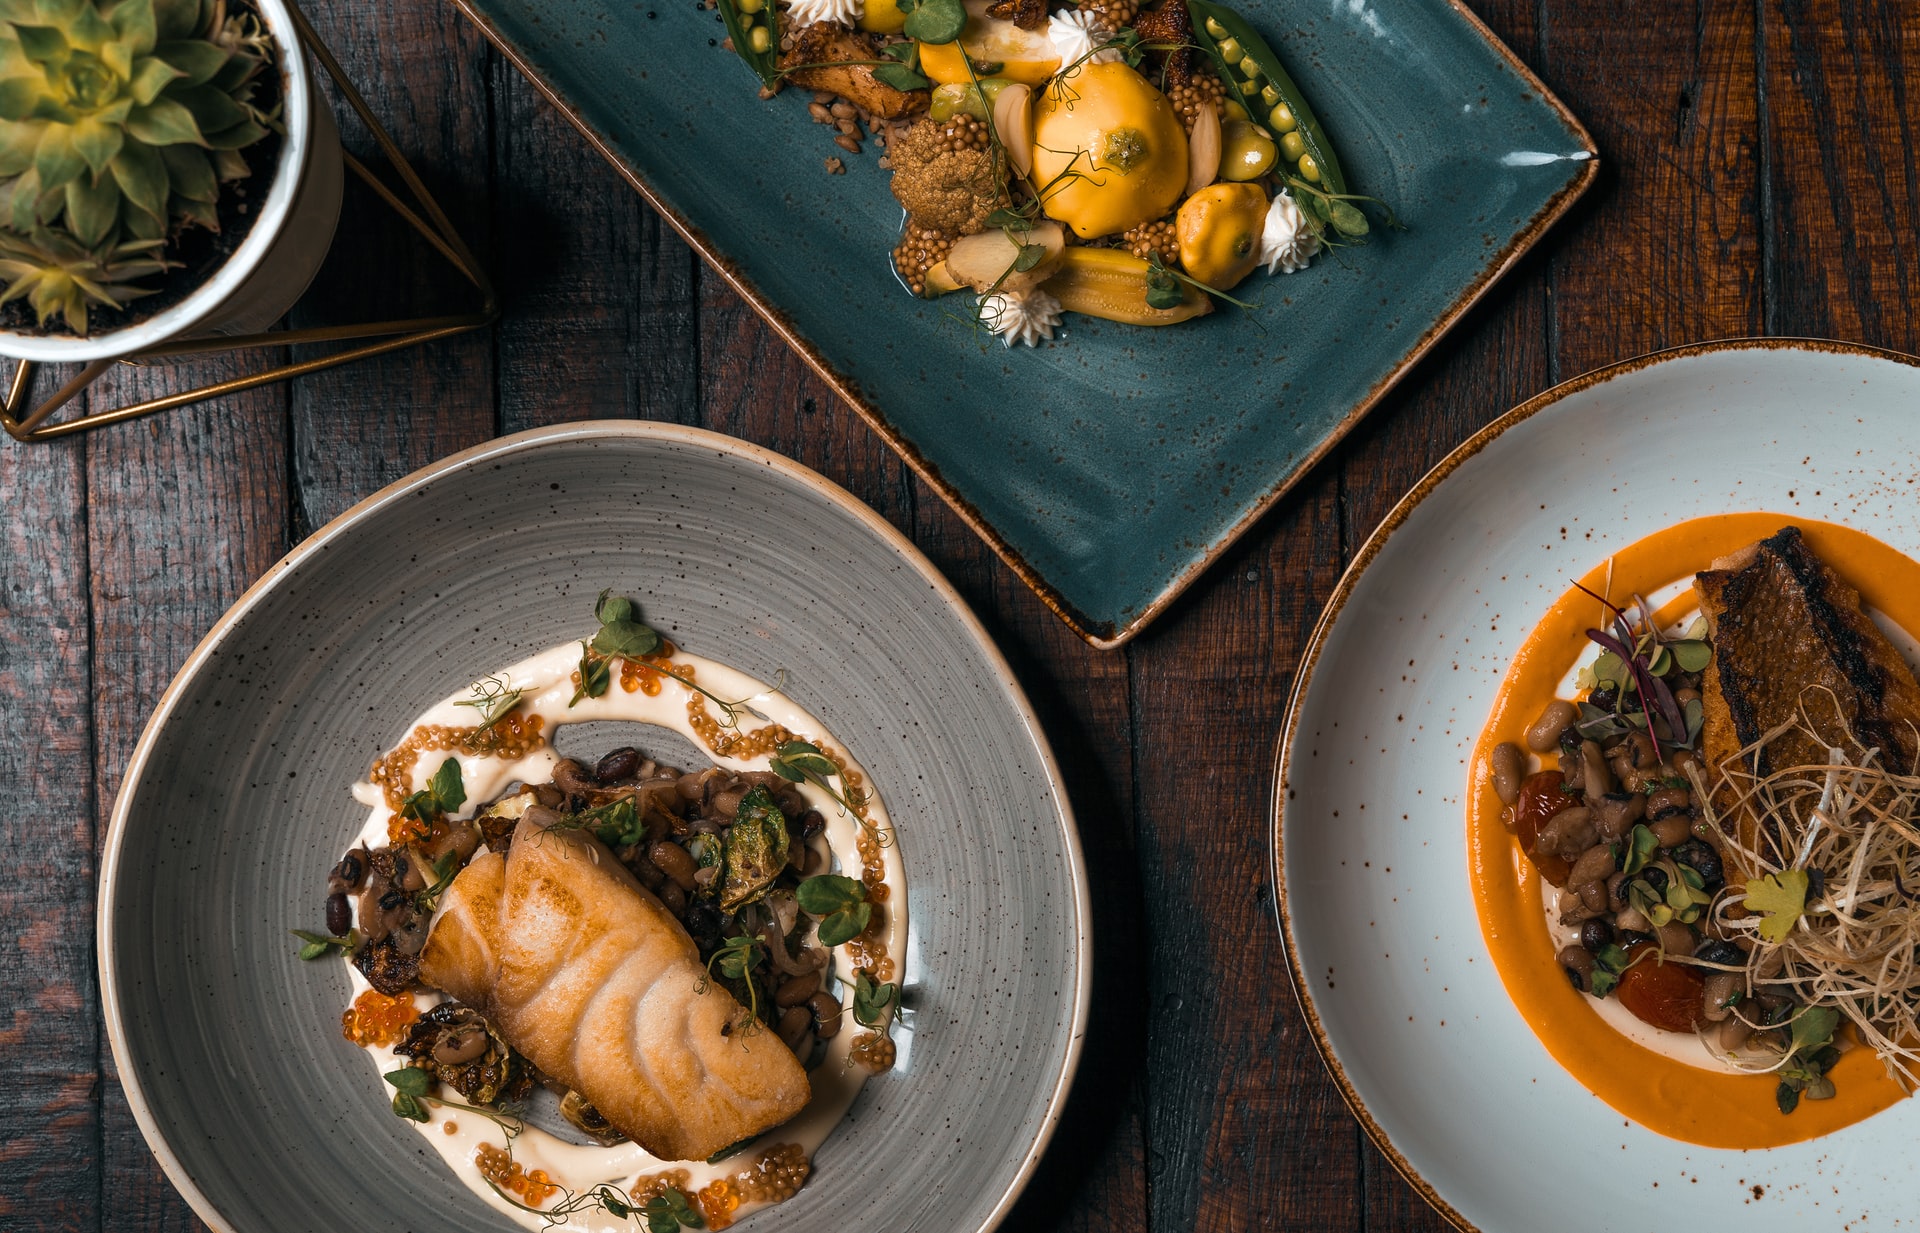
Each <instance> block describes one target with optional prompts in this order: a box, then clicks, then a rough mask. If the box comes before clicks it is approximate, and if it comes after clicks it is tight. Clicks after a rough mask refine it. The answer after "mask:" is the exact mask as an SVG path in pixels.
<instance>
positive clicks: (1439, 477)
mask: <svg viewBox="0 0 1920 1233" xmlns="http://www.w3.org/2000/svg"><path fill="white" fill-rule="evenodd" d="M1721 351H1825V352H1830V353H1832V354H1835V355H1857V356H1865V357H1868V358H1870V359H1877V360H1893V361H1895V362H1897V363H1901V364H1906V365H1909V366H1911V367H1915V368H1920V356H1912V355H1907V354H1906V353H1904V352H1900V351H1889V350H1886V349H1885V348H1881V347H1871V346H1867V345H1866V344H1864V343H1848V342H1837V341H1834V340H1832V339H1826V338H1795V337H1781V338H1727V339H1720V340H1718V341H1715V342H1705V343H1689V344H1687V345H1685V346H1679V347H1669V348H1666V349H1664V350H1660V351H1649V352H1647V353H1646V354H1645V355H1638V356H1635V357H1634V358H1632V359H1630V360H1621V361H1619V362H1618V363H1615V364H1609V365H1607V366H1605V367H1604V368H1596V369H1594V370H1592V371H1591V372H1585V373H1582V374H1580V375H1579V376H1577V377H1574V378H1572V379H1570V380H1567V381H1562V382H1561V383H1560V384H1559V385H1556V386H1554V387H1552V388H1551V389H1548V390H1545V391H1543V392H1542V393H1539V394H1536V395H1534V396H1533V397H1532V398H1529V399H1528V400H1527V401H1525V402H1523V403H1521V404H1520V405H1519V406H1517V407H1514V408H1513V409H1512V410H1510V411H1508V412H1507V413H1506V414H1504V415H1502V416H1501V417H1500V418H1499V419H1496V420H1494V421H1493V422H1492V423H1491V424H1488V425H1487V426H1486V427H1484V428H1482V429H1480V431H1478V432H1476V433H1474V434H1473V435H1472V436H1471V437H1468V438H1467V439H1466V440H1465V441H1463V442H1461V443H1460V444H1459V445H1458V446H1455V447H1454V449H1453V450H1452V452H1450V453H1449V454H1448V455H1447V456H1446V457H1445V458H1443V459H1441V460H1440V462H1439V463H1438V464H1437V465H1436V466H1435V467H1434V468H1433V469H1432V470H1431V471H1429V472H1427V473H1426V475H1424V476H1422V477H1421V479H1420V482H1419V483H1417V484H1415V485H1414V486H1413V488H1412V490H1411V491H1409V492H1408V493H1407V495H1406V496H1404V497H1402V498H1400V500H1399V502H1398V503H1397V504H1395V505H1394V507H1393V509H1392V510H1390V511H1389V512H1388V514H1387V516H1386V517H1385V518H1383V519H1381V521H1380V525H1379V526H1378V527H1375V528H1374V530H1373V533H1372V534H1371V535H1369V536H1367V540H1366V542H1365V543H1364V544H1362V545H1361V546H1360V551H1359V552H1358V553H1356V554H1355V555H1354V558H1353V564H1351V565H1349V566H1347V568H1346V571H1345V572H1344V573H1342V574H1341V575H1340V581H1339V582H1337V583H1335V584H1334V588H1333V595H1332V596H1331V597H1330V598H1329V599H1328V600H1327V606H1326V608H1325V609H1324V610H1322V611H1321V613H1320V619H1319V620H1318V621H1316V622H1314V626H1313V633H1312V634H1311V635H1310V636H1309V637H1308V639H1307V647H1306V650H1305V651H1303V652H1301V655H1300V666H1299V668H1298V669H1297V670H1296V671H1295V673H1294V678H1293V686H1292V688H1290V689H1289V690H1288V691H1287V718H1286V722H1285V724H1284V725H1282V727H1281V730H1280V740H1279V743H1278V744H1277V745H1276V746H1275V748H1274V757H1273V797H1272V805H1271V809H1270V812H1271V815H1272V825H1273V835H1272V845H1271V848H1270V853H1271V855H1270V859H1269V867H1268V874H1269V876H1270V877H1272V879H1273V905H1274V914H1275V917H1276V919H1277V922H1278V924H1279V926H1280V938H1281V949H1282V950H1284V951H1285V952H1286V956H1287V974H1288V976H1289V978H1290V979H1291V981H1292V983H1293V998H1294V1002H1295V1004H1296V1005H1298V1006H1299V1008H1300V1015H1301V1017H1302V1018H1304V1019H1305V1020H1306V1023H1307V1027H1308V1029H1309V1030H1310V1031H1311V1032H1312V1034H1313V1046H1314V1048H1315V1049H1317V1050H1319V1053H1320V1060H1321V1061H1323V1062H1325V1063H1326V1066H1327V1073H1328V1074H1330V1075H1332V1076H1333V1081H1334V1083H1335V1084H1337V1085H1338V1086H1339V1088H1340V1098H1341V1099H1342V1100H1344V1101H1346V1104H1347V1108H1348V1109H1349V1110H1351V1111H1352V1113H1353V1116H1354V1118H1355V1120H1357V1121H1358V1122H1359V1123H1360V1127H1361V1129H1362V1130H1365V1131H1366V1132H1367V1138H1369V1139H1371V1140H1372V1141H1373V1145H1374V1146H1375V1147H1376V1148H1378V1149H1380V1153H1381V1155H1383V1156H1385V1157H1386V1158H1387V1160H1388V1161H1389V1162H1390V1163H1391V1164H1392V1165H1393V1167H1394V1171H1395V1172H1397V1173H1399V1174H1400V1176H1401V1177H1403V1178H1405V1179H1406V1181H1407V1184H1408V1185H1409V1186H1412V1187H1413V1188H1414V1189H1415V1190H1416V1191H1418V1192H1419V1194H1420V1197H1421V1198H1423V1199H1425V1200H1426V1201H1427V1203H1428V1204H1429V1205H1430V1206H1431V1207H1432V1208H1433V1210H1435V1211H1436V1212H1438V1213H1440V1215H1442V1216H1444V1217H1445V1218H1446V1220H1447V1222H1448V1223H1449V1224H1451V1225H1453V1227H1454V1228H1456V1229H1459V1230H1461V1231H1462V1233H1480V1230H1479V1229H1478V1227H1477V1226H1475V1225H1474V1224H1472V1223H1471V1222H1469V1221H1468V1220H1467V1218H1466V1217H1465V1216H1462V1215H1461V1214H1460V1213H1459V1212H1457V1211H1455V1210H1454V1209H1453V1207H1452V1205H1450V1204H1449V1203H1447V1201H1446V1200H1445V1199H1442V1198H1441V1197H1440V1193H1439V1192H1438V1191H1437V1190H1435V1189H1434V1188H1433V1186H1432V1185H1431V1184H1430V1183H1428V1181H1427V1180H1426V1179H1425V1178H1424V1177H1421V1176H1420V1174H1419V1172H1418V1170H1416V1169H1415V1168H1414V1167H1413V1163H1412V1162H1411V1161H1409V1160H1408V1159H1407V1158H1406V1157H1405V1156H1403V1155H1401V1154H1400V1151H1399V1149H1397V1148H1395V1147H1394V1146H1393V1144H1392V1143H1391V1142H1390V1141H1389V1140H1388V1139H1387V1134H1386V1132H1385V1131H1384V1130H1382V1129H1381V1128H1380V1124H1379V1123H1378V1122H1376V1121H1375V1120H1374V1118H1373V1115H1372V1114H1371V1113H1369V1112H1368V1111H1367V1106H1366V1104H1365V1103H1364V1102H1363V1101H1362V1100H1361V1099H1360V1094H1359V1093H1358V1092H1356V1091H1355V1090H1354V1088H1353V1084H1352V1082H1351V1081H1349V1080H1348V1078H1347V1072H1346V1069H1345V1068H1344V1067H1342V1066H1341V1065H1340V1061H1339V1059H1338V1058H1336V1057H1335V1056H1334V1053H1333V1045H1332V1044H1331V1043H1330V1042H1329V1041H1328V1040H1327V1033H1326V1030H1325V1029H1324V1028H1323V1027H1321V1025H1320V1016H1319V1014H1318V1013H1317V1012H1316V1011H1315V1010H1314V1007H1313V995H1312V993H1311V992H1309V990H1308V986H1307V978H1306V974H1305V973H1304V972H1302V971H1301V970H1300V960H1299V957H1298V956H1297V954H1296V953H1295V949H1294V942H1293V923H1292V918H1291V916H1290V914H1289V913H1288V911H1287V883H1286V878H1285V854H1284V850H1283V844H1284V842H1285V841H1284V838H1283V834H1282V830H1283V821H1282V814H1283V811H1284V809H1285V804H1286V789H1287V757H1288V755H1289V754H1290V753H1291V752H1292V748H1293V734H1294V728H1295V725H1297V724H1298V723H1299V721H1300V700H1301V698H1302V697H1303V696H1305V694H1306V689H1307V685H1308V683H1309V682H1311V681H1312V679H1313V669H1314V665H1315V664H1316V663H1317V662H1318V661H1319V658H1320V652H1321V649H1322V648H1323V647H1325V645H1326V640H1327V635H1328V633H1329V632H1330V631H1331V630H1332V629H1333V624H1334V622H1335V621H1336V620H1337V619H1338V618H1339V616H1340V611H1341V609H1342V608H1343V607H1345V605H1346V602H1347V598H1348V597H1349V596H1350V595H1352V594H1353V589H1354V587H1355V586H1356V585H1358V583H1359V581H1360V575H1361V573H1362V572H1363V571H1364V570H1365V569H1366V568H1367V566H1368V565H1370V564H1372V563H1373V560H1374V558H1376V557H1378V556H1379V555H1380V550H1381V549H1382V548H1384V547H1386V543H1387V540H1388V539H1389V538H1390V537H1391V536H1392V535H1393V533H1394V532H1395V531H1397V530H1399V529H1400V527H1402V526H1403V525H1405V523H1406V521H1407V519H1408V518H1409V517H1410V516H1412V514H1413V511H1414V509H1415V508H1416V507H1417V506H1418V505H1419V504H1420V503H1421V502H1422V501H1424V500H1425V499H1426V498H1427V497H1428V495H1430V494H1431V493H1432V492H1433V491H1434V489H1436V488H1438V487H1439V486H1440V484H1441V483H1442V482H1443V481H1445V480H1446V478H1447V477H1448V476H1450V475H1452V474H1453V472H1454V471H1456V470H1458V469H1459V467H1460V465H1461V464H1462V463H1464V462H1466V461H1467V460H1468V459H1469V458H1472V457H1473V456H1474V455H1476V454H1478V453H1479V452H1480V451H1481V450H1483V449H1485V448H1486V447H1487V446H1488V445H1489V444H1491V443H1492V442H1493V440H1494V439H1495V438H1496V437H1498V436H1499V435H1500V434H1501V433H1504V432H1505V431H1507V429H1509V428H1512V427H1513V426H1514V425H1515V424H1518V423H1520V422H1521V421H1523V420H1528V419H1531V418H1532V417H1533V416H1534V415H1536V414H1537V413H1539V412H1541V411H1544V410H1545V409H1546V408H1548V407H1550V406H1552V405H1553V404H1555V403H1557V402H1559V401H1561V400H1562V399H1564V398H1566V397H1567V396H1568V395H1571V394H1578V393H1580V392H1581V391H1582V390H1586V389H1590V388H1592V387H1593V386H1596V385H1603V384H1605V383H1606V382H1608V381H1611V380H1613V379H1614V378H1615V377H1623V376H1626V375H1627V374H1629V373H1634V372H1638V371H1640V370H1641V369H1643V368H1651V367H1653V366H1654V365H1656V364H1663V363H1666V362H1667V361H1669V360H1680V359H1687V358H1689V357H1692V356H1698V355H1709V354H1713V353H1716V352H1721Z"/></svg>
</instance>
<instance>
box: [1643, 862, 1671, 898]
mask: <svg viewBox="0 0 1920 1233" xmlns="http://www.w3.org/2000/svg"><path fill="white" fill-rule="evenodd" d="M1640 876H1641V878H1642V879H1644V880H1645V881H1646V884H1647V885H1648V886H1650V887H1652V888H1653V893H1654V894H1656V895H1664V894H1666V893H1667V871H1666V870H1664V869H1661V868H1659V867H1658V866H1655V867H1652V868H1648V869H1642V870H1641V871H1640Z"/></svg>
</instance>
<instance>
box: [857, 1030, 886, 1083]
mask: <svg viewBox="0 0 1920 1233" xmlns="http://www.w3.org/2000/svg"><path fill="white" fill-rule="evenodd" d="M847 1056H848V1057H850V1058H852V1059H853V1060H854V1061H856V1062H858V1063H860V1064H861V1065H862V1066H865V1067H866V1068H867V1069H868V1070H871V1071H873V1072H874V1073H875V1074H879V1073H880V1072H882V1071H887V1070H892V1069H893V1059H894V1048H893V1042H892V1041H891V1040H888V1039H887V1038H886V1037H885V1036H882V1035H880V1034H879V1033H878V1032H868V1033H866V1034H864V1035H862V1036H861V1037H860V1038H859V1039H857V1040H855V1041H854V1042H853V1048H851V1049H849V1050H847Z"/></svg>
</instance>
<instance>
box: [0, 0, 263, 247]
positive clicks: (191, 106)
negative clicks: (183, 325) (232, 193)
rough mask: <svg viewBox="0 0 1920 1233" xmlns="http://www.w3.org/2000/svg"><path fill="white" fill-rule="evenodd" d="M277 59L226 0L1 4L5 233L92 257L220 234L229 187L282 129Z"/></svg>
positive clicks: (1, 219)
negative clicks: (270, 70) (270, 80)
mask: <svg viewBox="0 0 1920 1233" xmlns="http://www.w3.org/2000/svg"><path fill="white" fill-rule="evenodd" d="M271 54H272V52H271V40H270V38H269V37H268V36H267V35H266V34H264V33H263V32H262V31H261V30H260V28H259V26H258V23H257V22H256V21H255V20H254V19H253V18H252V17H250V16H233V17H229V16H227V14H226V12H225V3H224V0H117V2H109V0H0V225H4V226H7V227H10V228H11V229H12V230H13V231H15V232H19V233H23V234H24V233H31V232H33V231H35V230H37V229H58V230H62V231H65V232H67V233H69V234H71V235H72V236H73V237H74V238H75V239H77V240H79V241H80V242H81V243H82V244H84V245H87V246H89V247H91V246H96V245H100V244H104V243H106V242H107V241H108V240H109V239H110V238H114V239H119V240H133V241H141V240H159V239H164V238H165V237H166V236H167V235H168V233H169V231H170V230H171V229H172V228H173V226H174V225H175V224H176V223H179V224H182V225H185V224H188V223H198V224H200V225H203V226H206V227H208V228H212V229H215V230H218V228H219V213H218V210H217V208H216V204H217V202H218V199H219V194H220V183H221V181H223V180H233V179H238V178H241V177H244V176H245V175H246V174H247V165H246V162H245V160H244V159H243V158H242V157H241V155H240V153H239V152H240V151H241V150H242V149H244V148H245V147H247V146H249V145H252V144H253V143H254V142H257V141H259V140H260V139H261V138H263V137H265V136H266V135H267V132H268V125H269V124H270V123H271V119H270V117H268V116H266V115H263V114H262V113H261V112H260V111H259V110H258V109H257V108H256V107H255V106H254V104H253V90H254V81H255V78H256V77H258V75H259V74H260V72H261V70H262V69H263V68H264V67H265V65H266V63H267V61H268V58H269V57H270V56H271ZM116 228H118V229H119V230H118V231H116Z"/></svg>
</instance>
